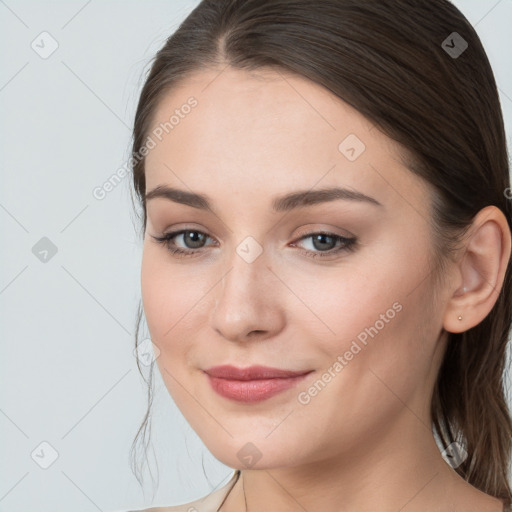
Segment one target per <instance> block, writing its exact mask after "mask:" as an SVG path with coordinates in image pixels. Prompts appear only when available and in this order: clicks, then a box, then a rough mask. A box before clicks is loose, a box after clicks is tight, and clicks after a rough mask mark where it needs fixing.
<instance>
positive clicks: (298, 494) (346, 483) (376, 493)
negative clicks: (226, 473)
mask: <svg viewBox="0 0 512 512" xmlns="http://www.w3.org/2000/svg"><path fill="white" fill-rule="evenodd" d="M404 418H407V421H403V426H402V428H400V427H399V426H397V425H395V426H394V427H393V429H389V431H388V432H387V433H386V435H383V434H382V433H381V432H379V433H378V434H376V435H375V436H373V438H372V441H371V442H369V443H368V442H366V443H364V442H361V444H360V446H359V447H358V448H357V449H351V450H349V451H344V452H342V453H341V454H338V455H337V456H336V457H332V456H331V457H329V458H327V457H326V458H324V459H321V460H317V461H315V462H311V463H309V464H304V465H300V466H297V465H295V466H289V467H282V466H281V467H277V468H268V469H244V470H242V472H241V475H240V478H239V480H238V482H237V483H236V485H235V487H234V488H233V489H232V491H231V492H230V495H229V496H228V499H227V500H226V501H225V503H224V505H223V507H222V509H221V510H222V512H235V511H236V512H240V511H246V510H247V512H263V511H268V510H277V511H279V512H292V511H293V512H296V511H297V510H323V511H325V512H349V511H354V510H357V511H361V512H363V511H372V512H373V511H375V510H376V508H378V510H379V512H396V511H397V510H404V511H405V510H407V512H424V511H425V510H439V511H443V510H447V511H448V510H450V511H456V512H459V511H460V512H462V511H464V512H469V511H473V510H474V511H475V512H501V511H502V507H503V505H502V503H501V502H500V501H499V500H497V499H496V498H492V497H490V496H488V495H486V494H484V493H482V492H481V491H479V490H477V489H476V488H474V487H473V486H471V485H470V484H468V483H467V482H465V481H464V480H463V479H462V478H461V477H460V476H459V475H458V474H457V473H456V472H455V471H454V469H453V468H451V467H450V466H449V465H448V464H447V463H446V462H445V461H444V460H443V458H442V456H441V453H440V451H439V448H438V447H437V445H436V442H435V440H434V437H433V435H432V433H431V431H430V430H429V429H428V428H427V427H426V426H425V424H423V423H422V422H421V421H419V419H418V418H417V417H415V416H414V415H413V414H412V413H411V411H408V412H407V414H404ZM331 453H332V451H331ZM246 503H247V508H246ZM471 507H474V508H471Z"/></svg>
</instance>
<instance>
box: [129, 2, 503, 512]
mask: <svg viewBox="0 0 512 512" xmlns="http://www.w3.org/2000/svg"><path fill="white" fill-rule="evenodd" d="M133 153H134V161H133V162H134V165H133V173H134V188H135V191H136V193H137V195H138V198H139V200H140V204H141V207H142V226H143V237H144V248H143V260H142V276H141V277H142V301H143V306H144V313H145V316H146V319H147V323H148V328H149V331H150V333H151V339H152V341H153V343H154V345H155V347H156V348H155V350H156V349H158V351H159V357H158V358H157V359H156V361H157V364H158V368H159V371H160V372H161V374H162V377H163V379H164V382H165V384H166V387H167V389H168V391H169V393H170V394H171V396H172V398H173V399H174V401H175V402H176V404H177V405H178V407H179V408H180V410H181V411H182V412H183V414H184V416H185V418H186V419H187V421H188V422H189V423H190V425H191V426H192V428H193V429H194V430H195V431H196V432H197V434H198V435H199V436H200V438H201V439H202V440H203V441H204V443H205V445H206V446H207V447H208V449H209V450H210V451H211V452H212V454H213V455H214V456H215V457H216V458H217V459H218V460H220V461H221V462H223V463H224V464H226V465H228V466H230V467H233V468H236V471H235V472H234V474H233V476H232V478H231V479H230V481H229V482H228V483H227V484H226V485H225V486H223V487H222V488H221V489H218V490H217V491H216V492H215V493H212V494H210V495H208V496H207V497H205V498H204V499H202V500H197V501H194V502H192V503H188V504H184V505H181V506H170V507H163V508H154V509H150V510H154V511H156V510H166V511H167V510H169V511H170V510H196V509H197V510H200V511H201V512H204V511H222V512H235V511H237V512H238V511H251V512H259V511H268V510H274V511H278V512H288V511H292V510H293V511H295V510H311V511H312V510H326V511H333V512H334V511H336V512H345V511H358V512H359V511H367V510H368V511H369V510H372V511H375V510H378V511H379V512H386V511H397V510H402V511H407V512H415V511H425V510H429V511H456V512H459V511H460V512H462V511H464V512H468V511H475V512H499V511H502V510H509V508H508V507H510V497H511V489H510V484H509V480H508V477H509V474H508V469H509V464H510V454H511V434H512V422H511V417H510V411H509V409H508V407H507V401H506V396H505V393H504V386H505V384H504V371H505V364H506V360H505V354H506V346H507V340H508V335H509V332H510V326H511V320H512V303H511V297H512V275H511V259H510V253H511V225H512V214H511V201H510V199H509V197H510V190H511V189H510V178H509V170H508V161H507V152H506V142H505V134H504V127H503V121H502V114H501V110H500V105H499V99H498V94H497V89H496V84H495V81H494V77H493V73H492V70H491V68H490V65H489V62H488V59H487V57H486V54H485V52H484V50H483V48H482V45H481V43H480V40H479V38H478V36H477V35H476V33H475V31H474V29H473V28H472V27H471V26H470V24H469V23H468V21H467V20H466V19H465V18H464V16H463V15H462V14H461V13H460V12H459V11H458V10H457V9H456V8H455V7H454V6H453V5H452V4H451V3H449V2H448V1H446V0H435V1H433V0H414V1H413V0H379V1H378V2H377V1H365V2H361V1H360V0H319V1H317V2H310V1H309V0H203V1H202V2H201V3H200V4H199V5H198V6H197V8H196V9H195V10H194V11H193V12H192V13H191V14H190V15H189V16H188V17H187V19H186V20H185V21H184V22H183V23H182V25H181V26H180V27H179V29H178V30H177V31H176V32H175V33H174V34H173V35H172V36H171V37H170V38H169V39H168V40H167V42H166V43H165V45H164V47H163V48H162V49H161V50H160V51H159V52H158V53H157V55H156V58H155V60H154V63H153V64H152V68H151V71H150V73H149V75H148V77H147V79H146V82H145V85H144V88H143V90H142V93H141V96H140V100H139V105H138V108H137V112H136V119H135V125H134V142H133ZM324 244H325V246H324ZM148 413H149V411H148ZM147 419H148V415H146V418H145V422H144V424H143V426H142V427H144V428H145V427H146V422H147ZM142 427H141V430H142ZM141 430H139V434H140V432H141Z"/></svg>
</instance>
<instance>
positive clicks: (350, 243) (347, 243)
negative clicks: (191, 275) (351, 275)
mask: <svg viewBox="0 0 512 512" xmlns="http://www.w3.org/2000/svg"><path fill="white" fill-rule="evenodd" d="M184 233H200V234H201V235H206V236H208V235H207V234H206V233H204V232H202V231H199V230H194V229H182V230H179V231H172V232H170V233H167V234H165V235H163V236H161V237H157V236H153V235H151V236H152V238H154V239H155V241H156V242H158V243H160V244H162V245H163V246H164V247H166V248H167V250H168V251H169V252H170V253H171V254H172V255H173V256H175V257H177V258H187V257H193V256H195V255H196V254H197V253H198V252H200V249H188V250H185V249H181V248H179V247H176V244H175V243H174V242H172V241H171V240H172V239H173V238H175V237H176V236H178V235H182V234H184ZM314 235H326V236H328V237H331V238H334V239H335V240H336V241H340V242H343V244H344V245H342V246H341V247H338V248H337V249H330V250H328V251H321V252H312V251H308V250H305V249H302V252H303V253H304V254H305V255H306V256H307V257H309V258H318V257H320V258H326V257H329V256H333V255H335V254H338V253H341V252H342V251H347V252H348V251H354V250H355V248H356V247H355V244H356V242H357V238H355V237H354V238H347V237H344V236H340V235H336V234H334V233H329V232H327V231H314V232H312V233H308V234H306V235H304V236H302V237H300V238H299V240H298V241H301V240H304V239H307V238H311V237H312V236H314ZM203 248H204V247H202V248H201V249H203Z"/></svg>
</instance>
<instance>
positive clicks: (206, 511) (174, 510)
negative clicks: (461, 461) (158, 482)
mask: <svg viewBox="0 0 512 512" xmlns="http://www.w3.org/2000/svg"><path fill="white" fill-rule="evenodd" d="M239 477H240V470H238V469H237V470H235V472H234V473H233V476H232V477H231V479H230V480H229V482H228V483H227V484H226V485H224V486H223V487H221V488H220V489H217V490H216V491H214V492H212V493H210V494H207V495H206V496H204V497H203V498H199V499H198V500H196V501H191V502H190V503H184V504H183V505H175V506H171V507H153V508H146V509H144V510H130V511H128V512H218V510H219V508H220V507H221V505H222V504H223V503H224V500H225V499H226V497H227V495H228V494H229V492H230V491H231V489H232V488H233V487H234V485H235V484H236V482H237V481H238V478H239ZM503 512H512V502H511V500H509V499H504V500H503Z"/></svg>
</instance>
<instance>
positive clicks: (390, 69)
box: [132, 0, 512, 498]
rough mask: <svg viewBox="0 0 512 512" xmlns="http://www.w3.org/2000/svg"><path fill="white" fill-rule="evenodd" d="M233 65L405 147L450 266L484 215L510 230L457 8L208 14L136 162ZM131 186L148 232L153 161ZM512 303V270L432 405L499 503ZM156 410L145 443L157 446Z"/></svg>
mask: <svg viewBox="0 0 512 512" xmlns="http://www.w3.org/2000/svg"><path fill="white" fill-rule="evenodd" d="M453 32H456V33H457V34H458V35H453ZM450 37H451V38H452V39H450ZM454 37H455V38H456V39H453V38H454ZM444 41H448V43H443V42H444ZM454 41H456V43H454ZM461 41H465V42H466V43H467V45H468V46H467V48H466V49H465V51H463V52H462V53H460V54H459V55H455V54H453V53H450V51H449V49H450V48H455V49H457V48H459V49H463V48H464V45H463V43H461ZM456 44H457V45H459V46H458V47H457V46H456ZM446 45H448V48H447V47H446ZM227 65H229V66H231V67H233V68H237V69H244V70H256V69H258V68H263V67H270V68H275V69H278V70H279V69H280V70H284V71H287V72H292V73H295V74H298V75H301V76H303V77H306V78H308V79H310V80H312V81H313V82H316V83H317V84H320V85H322V86H324V87H326V88H327V89H328V90H330V91H331V92H332V93H333V94H335V95H336V96H338V97H339V98H341V99H342V100H344V101H346V102H347V103H349V104H350V105H352V106H353V107H354V108H356V109H357V110H358V111H359V112H360V113H361V114H363V115H364V116H366V117H367V118H368V119H370V120H371V121H372V122H373V123H374V124H375V125H376V126H377V127H379V129H380V130H382V132H384V133H385V134H386V135H388V136H389V137H391V138H392V139H394V140H395V141H397V142H399V143H400V144H401V145H402V147H403V148H405V150H406V154H407V155H408V165H409V168H410V170H411V171H412V172H414V173H415V174H416V175H418V176H420V177H421V178H423V179H424V180H425V181H426V182H428V183H429V184H430V185H431V188H432V190H433V197H434V201H433V204H432V207H433V216H432V226H433V229H434V233H435V237H434V238H435V244H434V245H435V252H436V254H437V255H438V259H439V261H440V262H441V263H442V260H443V258H445V257H448V256H449V255H450V254H451V253H452V251H453V250H454V249H455V248H456V247H457V244H458V242H460V240H461V237H462V235H463V234H464V233H465V229H467V227H468V226H469V225H470V224H471V221H472V219H473V218H474V216H475V215H476V214H477V213H478V211H479V210H480V209H482V208H484V207H485V206H488V205H495V206H496V207H498V208H499V209H500V210H501V211H502V212H503V213H504V214H505V216H506V218H507V221H508V224H509V227H512V215H511V202H510V201H507V198H506V194H505V191H506V189H507V188H508V187H510V177H509V172H508V158H507V149H506V139H505V133H504V125H503V118H502V113H501V108H500V103H499V97H498V92H497V87H496V83H495V80H494V76H493V72H492V69H491V66H490V64H489V61H488V59H487V56H486V54H485V51H484V49H483V47H482V44H481V42H480V39H479V38H478V36H477V34H476V32H475V30H474V29H473V27H472V26H471V25H470V24H469V22H468V21H467V20H466V18H465V17H464V16H463V15H462V14H461V12H460V11H459V10H458V9H457V8H455V7H454V6H453V5H452V4H451V3H450V2H448V1H447V0H378V1H371V0H366V1H361V0H317V1H315V2H311V1H310V0H203V1H202V2H201V3H200V4H199V5H198V6H197V7H196V8H195V9H194V10H193V12H192V13H191V14H190V15H189V16H188V17H187V18H186V19H185V21H184V22H183V23H182V24H181V25H180V27H179V28H178V30H177V31H176V32H175V33H174V34H173V35H171V36H170V37H169V38H168V39H167V41H166V42H165V44H164V45H163V47H162V48H161V49H160V50H159V51H158V53H157V54H156V56H155V58H154V61H153V63H152V66H151V70H150V72H149V74H148V76H147V78H146V81H145V84H144V87H143V89H142V92H141V95H140V100H139V103H138V108H137V111H136V115H135V123H134V131H133V148H132V149H133V154H139V151H140V149H141V147H142V146H143V144H144V142H145V139H146V138H147V137H148V135H149V130H150V128H151V122H152V117H153V116H154V113H155V110H156V107H157V105H158V103H159V101H161V100H162V99H163V98H164V96H165V94H166V92H167V91H169V89H171V88H173V87H176V85H177V84H178V83H179V82H180V81H182V80H184V79H185V78H187V76H189V75H190V74H191V73H193V72H196V71H199V70H202V69H218V70H219V71H220V70H221V69H223V68H224V67H225V66H227ZM133 180H134V181H133V183H134V187H135V192H136V193H137V196H138V200H139V201H140V205H141V206H142V213H143V222H142V228H143V230H145V227H146V205H145V199H144V195H145V175H144V159H143V158H142V159H140V160H138V161H137V162H136V163H134V165H133ZM441 266H442V265H441ZM511 298H512V273H511V262H510V261H509V262H508V267H507V272H506V275H505V281H504V284H503V287H502V289H501V291H500V293H499V297H498V299H497V302H496V304H495V306H494V308H493V309H492V310H491V312H490V313H489V314H488V315H487V317H486V318H485V319H484V320H483V321H482V322H481V323H480V324H479V325H477V326H475V327H473V328H471V329H469V330H468V331H466V332H463V333H460V334H453V333H449V335H448V336H449V338H448V341H447V348H446V352H445V355H444V359H443V363H442V365H441V368H440V371H439V374H438V378H437V382H436V385H435V388H434V391H433V396H432V405H431V415H432V422H433V425H432V427H433V432H434V433H435V434H436V436H438V443H439V442H440V443H441V444H442V448H441V449H445V448H446V447H447V446H448V445H449V444H451V443H452V442H453V441H457V442H459V443H460V444H461V445H462V446H464V448H465V450H466V451H467V452H468V457H467V459H466V460H465V461H464V462H463V463H462V464H461V465H460V466H458V467H457V468H456V471H457V472H458V473H459V474H460V475H461V476H462V477H463V478H465V479H466V480H467V481H468V482H469V483H471V484H472V485H473V486H475V487H476V488H478V489H480V490H482V491H483V492H485V493H487V494H490V495H493V496H495V497H498V498H509V497H510V496H511V489H510V485H509V483H508V472H509V470H510V468H509V464H510V458H511V448H512V420H511V417H510V411H509V409H508V406H507V397H506V395H505V388H504V378H505V369H506V347H507V341H508V334H509V330H510V327H511V322H512V299H511ZM141 314H142V310H141V309H139V316H138V319H137V327H138V326H139V322H140V319H141ZM137 333H138V328H137ZM136 344H137V334H136ZM139 370H140V366H139ZM150 387H151V381H150ZM148 393H149V391H148ZM149 396H150V393H149ZM150 405H151V400H150V401H149V404H148V410H147V413H146V416H145V418H144V422H143V424H142V425H141V427H140V428H139V431H138V432H137V436H136V438H135V441H136V440H137V438H138V436H139V435H140V434H141V432H142V431H143V432H144V434H145V432H146V426H147V421H148V418H149V410H150ZM135 441H134V442H135ZM132 449H133V445H132Z"/></svg>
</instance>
